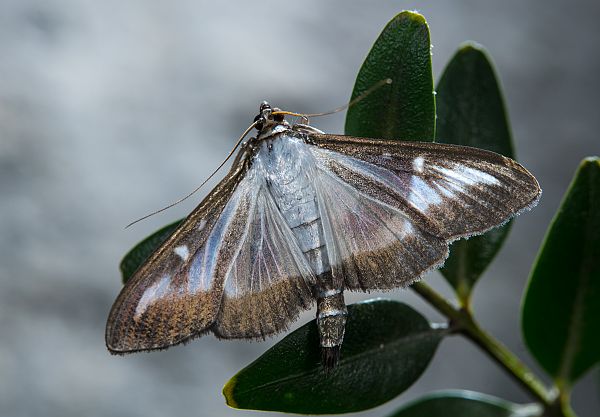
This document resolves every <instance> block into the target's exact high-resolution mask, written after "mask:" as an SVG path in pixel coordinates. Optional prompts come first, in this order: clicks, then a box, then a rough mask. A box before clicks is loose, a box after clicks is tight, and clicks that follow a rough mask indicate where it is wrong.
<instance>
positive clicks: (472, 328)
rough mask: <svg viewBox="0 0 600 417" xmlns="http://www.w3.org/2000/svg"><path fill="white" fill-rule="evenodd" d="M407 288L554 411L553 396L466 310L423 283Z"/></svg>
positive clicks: (568, 416)
mask: <svg viewBox="0 0 600 417" xmlns="http://www.w3.org/2000/svg"><path fill="white" fill-rule="evenodd" d="M411 288H412V289H413V291H415V292H416V293H417V294H419V295H420V296H421V297H422V298H424V299H425V300H426V301H428V302H429V303H430V304H431V305H432V306H434V307H435V308H436V309H437V310H438V311H439V312H440V313H442V314H443V315H444V316H446V317H447V318H448V319H450V322H451V324H452V325H453V326H454V327H455V328H456V329H457V331H458V332H460V333H461V334H463V335H464V336H466V337H467V338H469V339H470V340H471V341H473V342H474V343H475V344H477V345H478V346H479V347H480V348H481V349H483V351H484V352H485V353H487V354H488V355H489V356H490V357H491V358H492V359H493V360H494V361H495V362H496V363H498V364H499V365H500V366H501V367H502V368H504V369H505V370H506V371H507V372H508V373H509V374H510V375H511V376H512V377H513V378H514V379H515V380H516V381H517V382H518V383H519V384H520V385H521V386H522V387H523V388H525V389H526V390H527V391H528V392H529V393H530V394H531V395H532V396H533V397H535V398H536V399H538V400H539V401H540V402H541V403H542V404H543V405H544V408H545V409H547V410H548V409H552V408H554V407H555V404H556V396H555V395H554V394H553V393H551V392H549V391H548V390H547V389H546V387H545V386H544V384H543V382H542V381H540V380H539V379H538V378H537V377H536V376H535V374H534V373H533V372H532V371H531V370H530V369H529V368H528V367H527V365H525V364H524V363H523V362H521V360H520V359H519V358H518V357H517V356H515V354H514V353H512V352H511V351H510V350H508V349H507V348H506V347H505V346H504V345H503V344H502V343H500V342H499V341H498V340H496V339H495V338H494V337H493V336H492V335H490V334H489V333H487V332H486V331H485V330H483V329H482V328H481V327H480V326H479V324H478V323H477V322H476V321H475V320H474V319H473V316H472V315H471V312H470V311H469V310H468V309H464V308H460V309H459V308H456V307H455V306H454V305H452V304H451V303H450V302H448V300H446V299H445V298H444V297H443V296H442V295H441V294H439V293H438V292H436V291H435V290H434V289H433V288H431V287H430V286H429V285H427V284H425V283H423V282H417V283H415V284H413V285H412V286H411ZM558 415H560V416H562V417H574V416H575V415H574V414H573V413H572V412H571V413H570V414H567V413H565V412H564V411H562V410H561V412H560V414H558Z"/></svg>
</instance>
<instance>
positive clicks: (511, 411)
mask: <svg viewBox="0 0 600 417" xmlns="http://www.w3.org/2000/svg"><path fill="white" fill-rule="evenodd" d="M541 414H542V409H541V407H540V406H539V405H537V404H526V405H520V404H515V403H511V402H508V401H505V400H502V399H500V398H496V397H492V396H490V395H486V394H481V393H479V392H473V391H462V390H448V391H439V392H435V393H432V394H429V395H426V396H424V397H421V398H419V399H418V400H416V401H413V402H411V403H409V404H408V405H406V406H404V407H402V408H401V409H400V410H398V411H397V412H395V413H394V414H392V415H391V416H389V417H483V416H484V417H534V416H540V415H541Z"/></svg>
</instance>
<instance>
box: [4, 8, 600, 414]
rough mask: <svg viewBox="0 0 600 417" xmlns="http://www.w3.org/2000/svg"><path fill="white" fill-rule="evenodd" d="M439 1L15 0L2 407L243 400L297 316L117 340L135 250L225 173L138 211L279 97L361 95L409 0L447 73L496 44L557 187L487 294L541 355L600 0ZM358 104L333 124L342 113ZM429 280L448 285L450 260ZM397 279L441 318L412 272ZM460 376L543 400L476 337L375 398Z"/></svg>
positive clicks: (582, 392) (454, 343)
mask: <svg viewBox="0 0 600 417" xmlns="http://www.w3.org/2000/svg"><path fill="white" fill-rule="evenodd" d="M424 3H425V2H415V1H387V2H373V1H368V0H364V1H353V2H348V1H345V0H335V1H333V0H332V1H318V0H310V1H303V2H291V3H287V2H281V1H271V0H269V1H260V2H243V1H237V2H233V1H229V2H216V1H204V0H181V1H177V2H173V1H158V0H131V1H127V2H123V1H116V0H104V1H87V0H83V1H77V0H0V191H1V192H0V219H1V220H0V415H2V416H49V417H51V416H57V417H58V416H60V417H68V416H129V417H132V416H144V417H150V416H164V415H186V416H195V415H198V416H205V415H206V416H237V415H242V414H243V413H244V412H241V411H236V410H233V409H229V408H227V406H225V404H224V401H223V397H222V396H221V388H222V386H223V384H224V383H225V382H226V381H227V379H228V378H229V377H230V376H232V375H233V374H234V373H235V372H236V371H237V370H239V369H241V368H242V367H243V366H245V365H246V364H248V363H249V362H251V361H252V360H253V359H255V358H256V357H258V356H259V355H260V354H261V353H262V352H264V351H265V350H266V349H267V348H268V347H269V346H270V345H271V344H273V343H274V342H275V341H276V340H278V339H279V338H275V339H271V340H269V341H267V342H264V343H247V342H242V341H237V342H226V341H217V340H216V339H215V338H214V337H212V336H210V335H209V336H205V337H203V338H201V339H199V340H196V341H195V342H194V343H191V344H188V345H186V346H180V347H175V348H172V349H169V350H168V351H164V352H158V353H148V354H146V353H142V354H137V355H130V356H126V357H112V356H110V355H109V354H108V352H107V351H106V348H105V347H104V325H105V320H106V316H107V313H108V310H109V309H110V306H111V304H112V302H113V300H114V298H115V296H116V295H117V293H118V291H119V289H120V288H121V283H120V276H119V271H118V269H117V266H118V263H119V260H120V259H121V257H122V255H123V254H124V253H125V252H126V251H127V250H128V249H129V248H130V247H131V246H132V245H133V244H135V243H136V242H137V241H138V240H140V239H142V238H143V237H145V236H146V235H148V234H149V233H151V232H153V231H154V230H155V229H156V228H158V227H160V226H162V225H164V224H166V223H168V222H170V221H172V220H175V219H177V218H180V217H183V216H184V215H185V214H186V213H187V212H189V211H190V210H191V209H192V208H193V207H194V205H195V204H197V203H198V202H199V201H200V199H201V198H202V196H203V194H204V193H206V191H207V190H208V189H209V188H206V189H205V190H203V191H202V192H200V193H199V195H197V196H195V197H194V198H192V199H191V201H188V202H186V203H184V204H181V205H180V206H178V207H176V208H174V209H172V210H170V211H168V212H167V213H166V214H162V215H159V216H155V217H153V218H151V219H149V220H147V221H145V222H143V223H141V224H138V225H136V226H135V227H133V228H131V229H128V230H123V226H124V225H125V224H127V223H128V222H129V221H131V220H133V219H135V218H137V217H139V216H141V215H144V214H146V213H147V212H149V211H152V210H154V209H156V208H160V207H162V206H163V205H165V204H166V203H169V202H171V201H172V200H175V199H177V198H178V197H180V196H182V195H184V194H186V193H187V192H188V191H190V190H192V189H193V188H195V187H196V185H198V184H199V183H200V182H201V181H202V180H203V179H204V178H205V177H206V176H207V175H208V174H209V173H210V172H211V170H212V169H213V168H214V167H215V166H216V165H217V164H218V163H219V162H220V160H221V159H222V157H223V156H224V155H226V153H227V152H228V151H229V150H230V148H231V147H232V145H233V143H234V141H235V139H237V137H238V136H239V134H240V132H242V131H243V130H244V129H245V128H246V126H247V125H248V124H249V123H250V122H251V121H252V118H253V117H254V115H255V113H256V112H257V109H258V104H259V103H260V101H262V100H264V99H268V100H270V101H271V102H272V103H273V104H275V105H277V106H279V107H283V108H286V109H289V110H293V111H298V112H319V111H324V110H328V109H330V108H333V107H336V106H338V105H341V104H343V103H345V102H347V100H348V98H349V96H350V93H351V91H352V87H353V84H354V79H355V76H356V74H357V72H358V69H359V67H360V65H361V63H362V61H363V59H364V57H365V56H366V54H367V53H368V51H369V48H370V47H371V45H372V43H373V42H374V40H375V39H376V37H377V36H378V35H379V33H380V31H381V30H382V28H383V27H384V25H385V24H386V23H387V22H388V20H389V19H391V18H392V17H393V16H394V15H395V14H396V13H398V12H400V11H401V10H403V9H415V8H417V9H418V10H419V11H420V12H422V13H423V14H424V15H425V17H426V18H427V20H428V21H429V24H430V27H431V36H432V43H433V45H434V48H433V64H434V70H435V73H436V75H437V76H439V74H441V71H442V69H443V67H444V65H445V63H446V62H447V61H448V59H449V58H450V57H451V56H452V55H453V53H454V51H455V50H456V48H457V47H458V45H459V44H460V43H461V42H463V41H465V40H476V41H478V42H480V43H481V44H483V45H485V46H486V47H487V48H488V50H489V52H490V54H491V55H492V57H493V59H494V61H495V63H496V65H497V70H498V73H499V75H500V78H501V79H502V82H503V85H504V89H505V94H506V100H507V104H508V109H509V113H510V116H511V122H512V127H513V131H514V137H515V141H516V148H517V152H518V156H519V159H520V161H521V162H522V163H523V164H524V165H525V166H527V167H528V168H529V169H530V170H531V171H532V172H533V173H534V174H536V176H537V177H538V179H539V181H540V183H541V185H542V187H543V189H544V194H543V196H542V200H541V202H540V204H539V206H538V207H537V208H536V209H535V210H533V211H532V212H530V213H527V214H525V215H523V216H521V217H520V218H519V219H517V221H516V222H515V225H514V227H513V230H512V233H511V235H510V237H509V239H508V241H507V242H506V246H505V247H504V249H503V250H502V252H501V254H500V255H499V256H498V258H497V259H496V261H495V262H494V263H493V265H492V266H491V267H490V269H489V270H488V271H487V273H486V275H485V277H484V278H483V279H482V280H481V282H480V283H479V285H478V286H477V289H476V293H475V301H474V303H475V305H474V308H475V310H476V312H477V314H478V316H479V317H480V319H481V322H482V323H483V324H484V325H485V326H486V327H487V328H489V329H490V330H491V332H493V333H494V334H495V335H497V336H498V337H499V338H500V339H501V340H502V341H504V342H505V343H506V344H507V345H508V346H509V347H510V348H511V349H513V350H514V351H515V352H516V353H517V354H519V355H520V356H522V357H524V358H525V360H527V362H528V363H530V364H531V365H532V366H533V367H534V368H536V369H539V368H538V367H537V366H536V364H535V363H533V362H532V360H531V358H530V357H529V356H528V354H527V351H526V349H525V347H524V345H523V342H522V340H521V337H520V327H519V319H518V318H519V307H520V299H521V294H522V291H523V287H524V284H525V280H526V277H527V275H528V272H529V268H530V265H531V263H532V261H533V260H534V257H535V254H536V252H537V249H538V247H539V244H540V242H541V240H542V238H543V235H544V231H545V229H546V227H547V225H548V223H549V221H550V219H551V217H552V215H553V213H554V212H555V210H556V208H557V207H558V205H559V202H560V199H561V196H562V195H563V193H564V191H565V189H566V187H567V185H568V183H569V181H570V179H571V177H572V174H573V172H574V170H575V169H576V167H577V165H578V163H579V161H580V160H581V159H582V158H583V157H584V156H586V155H591V154H598V153H600V139H599V137H598V133H597V123H598V116H599V114H598V104H597V95H598V92H599V87H600V82H599V81H598V80H599V79H600V77H599V76H598V74H600V56H599V54H598V51H600V48H599V47H600V24H598V22H599V21H600V3H599V2H598V1H597V0H580V1H577V2H568V1H557V0H530V1H520V0H510V1H482V0H472V1H451V2H449V1H446V0H438V1H430V2H427V4H424ZM343 120H344V116H343V115H336V116H332V117H329V118H323V119H320V120H314V121H313V124H315V125H316V126H318V127H320V128H321V129H323V130H326V131H329V132H333V133H342V130H343ZM568 278H569V277H565V281H566V283H565V285H568V282H567V281H568ZM428 282H429V283H431V284H432V285H434V286H435V287H436V288H438V289H440V290H442V291H447V290H446V289H445V288H446V287H445V285H444V283H443V281H442V279H441V278H440V275H439V274H438V273H437V272H434V273H432V274H431V275H430V276H429V278H428ZM375 295H379V294H372V296H375ZM386 296H389V297H393V298H396V299H401V300H404V301H406V302H408V303H411V304H412V305H414V306H416V307H417V308H418V309H420V310H421V311H423V312H425V313H426V314H427V315H428V316H429V317H431V318H432V319H433V320H440V319H441V318H440V317H439V316H438V315H437V314H436V313H435V312H433V311H432V310H431V309H430V308H428V307H427V306H426V305H425V304H424V303H423V302H421V301H420V300H419V299H418V298H417V297H416V296H414V295H413V294H412V293H411V292H410V291H405V290H398V291H395V292H392V293H388V294H386ZM367 297H369V296H368V295H361V294H358V295H354V296H352V297H351V300H352V301H356V300H359V299H365V298H367ZM312 314H314V313H313V312H310V313H308V314H306V315H304V316H303V317H302V318H301V320H300V321H299V322H298V323H297V325H300V324H302V323H304V322H306V321H307V320H309V319H310V318H311V317H312ZM599 380H600V378H599V377H598V373H597V372H596V374H592V375H590V376H588V377H587V378H586V379H584V380H583V381H582V382H581V383H580V384H579V385H578V386H576V388H575V392H574V403H575V409H576V411H577V412H578V413H579V415H580V416H592V415H598V414H597V413H598V409H599V407H600V401H599V399H598V393H599V392H600V388H599V387H598V384H597V382H598V381H599ZM442 388H468V389H474V390H479V391H482V392H486V393H489V394H494V395H498V396H501V397H504V398H507V399H510V400H513V401H517V402H525V401H528V398H527V397H526V396H525V394H524V393H523V392H522V391H521V390H520V389H519V388H518V387H517V386H516V385H515V384H514V383H513V382H512V380H510V379H509V378H508V377H507V376H506V375H505V374H504V373H503V372H502V371H501V370H499V369H498V368H497V367H496V366H495V365H494V364H493V363H491V362H490V361H489V360H488V358H487V357H486V356H484V355H483V354H482V353H481V352H480V351H479V350H478V349H477V348H475V347H473V346H472V345H471V344H469V343H468V342H466V341H464V340H462V339H460V338H457V337H456V338H449V339H447V340H445V341H444V342H443V343H442V345H441V347H440V349H439V351H438V353H437V355H436V358H435V360H434V361H433V362H432V364H431V365H430V367H429V369H428V371H427V372H426V374H425V375H424V377H423V378H422V379H421V380H420V381H418V382H417V383H416V384H415V385H414V386H413V387H412V388H411V389H410V390H409V391H408V392H406V393H405V394H404V395H403V396H401V397H399V398H396V399H395V400H393V401H391V402H390V403H388V404H386V405H384V406H382V407H380V408H378V409H375V410H371V411H368V412H365V413H364V414H363V415H365V416H376V415H378V416H379V415H385V414H387V413H388V412H390V411H391V410H393V409H394V408H396V407H398V406H399V405H400V404H401V403H403V402H404V401H406V400H408V399H412V398H415V397H417V396H419V395H421V394H423V393H424V392H427V391H430V390H434V389H442ZM271 415H273V414H271Z"/></svg>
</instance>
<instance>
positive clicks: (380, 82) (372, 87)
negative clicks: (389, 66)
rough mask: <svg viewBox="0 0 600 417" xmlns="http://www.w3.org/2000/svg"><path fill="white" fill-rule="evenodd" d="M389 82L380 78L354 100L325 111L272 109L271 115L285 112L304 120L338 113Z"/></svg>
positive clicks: (389, 79)
mask: <svg viewBox="0 0 600 417" xmlns="http://www.w3.org/2000/svg"><path fill="white" fill-rule="evenodd" d="M391 83H392V79H391V78H386V79H384V80H381V81H379V82H377V83H375V84H373V85H372V86H371V87H369V88H368V89H367V90H366V91H364V92H363V93H362V94H360V95H359V96H358V97H356V98H354V100H351V101H350V102H348V103H346V104H344V105H343V106H340V107H336V108H335V109H333V110H329V111H326V112H323V113H312V114H300V113H293V112H289V111H282V110H278V111H274V112H273V115H277V114H286V115H289V116H297V117H301V118H303V119H305V120H308V118H309V117H318V116H327V115H329V114H335V113H339V112H341V111H343V110H346V109H347V108H350V107H352V106H354V105H355V104H356V103H358V102H359V101H362V100H363V99H365V98H366V97H367V96H368V95H370V94H371V93H372V92H373V91H375V90H378V89H379V88H381V87H383V86H384V85H390V84H391Z"/></svg>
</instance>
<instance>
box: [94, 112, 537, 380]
mask: <svg viewBox="0 0 600 417" xmlns="http://www.w3.org/2000/svg"><path fill="white" fill-rule="evenodd" d="M285 113H286V112H282V111H280V110H279V109H277V108H272V107H271V106H270V105H269V104H268V103H266V102H263V103H262V104H261V106H260V113H259V115H258V116H257V117H256V118H255V122H254V124H253V125H254V127H256V129H257V130H258V134H257V135H256V137H253V138H250V139H248V141H246V142H245V143H244V144H242V146H241V150H240V151H239V153H238V154H237V156H236V158H235V160H234V162H233V166H232V168H231V170H230V171H229V173H228V174H227V175H226V176H225V178H224V179H223V180H222V181H221V182H220V183H219V184H218V185H217V186H216V187H215V188H214V189H213V190H212V191H211V192H210V193H209V194H208V196H207V197H206V198H205V199H204V200H203V201H202V202H201V203H200V205H199V206H198V207H197V208H196V209H195V210H194V211H193V212H192V213H191V214H190V215H189V216H188V217H187V218H186V219H185V220H184V221H183V222H182V223H181V225H180V226H179V227H178V228H177V229H176V230H175V232H174V233H173V234H172V235H171V236H170V237H169V238H168V239H167V240H166V241H165V242H164V243H163V244H162V245H161V246H160V247H159V248H158V249H157V250H156V251H155V252H154V253H153V254H152V255H151V256H150V257H149V258H148V259H147V260H146V261H145V263H143V264H142V265H141V266H140V268H139V269H138V270H137V271H136V272H135V274H134V275H133V276H132V277H131V279H130V280H129V281H128V282H127V284H126V285H125V286H124V288H123V289H122V291H121V293H120V294H119V296H118V297H117V299H116V301H115V303H114V305H113V307H112V309H111V311H110V315H109V317H108V323H107V326H106V345H107V347H108V349H109V351H110V352H111V353H115V354H124V353H129V352H136V351H148V350H155V349H164V348H167V347H169V346H173V345H176V344H179V343H182V342H186V341H189V340H190V339H192V338H194V337H198V336H201V335H203V334H205V333H207V332H212V333H214V334H215V335H216V336H217V337H218V338H223V339H236V338H245V339H264V338H265V337H266V336H269V335H273V334H275V333H278V332H281V331H283V330H285V329H286V328H287V327H288V326H289V324H290V323H291V322H292V321H293V320H295V319H296V318H297V316H298V314H299V313H300V312H301V311H302V310H305V309H308V308H310V307H311V306H312V305H313V304H314V303H315V302H316V305H317V311H316V314H317V325H318V331H319V336H320V347H321V351H322V361H323V365H324V367H325V368H327V369H331V368H333V367H334V366H335V364H336V362H337V361H338V358H339V355H340V348H341V346H342V341H343V338H344V328H345V324H346V315H347V310H346V305H345V303H344V291H347V290H349V291H371V290H389V289H393V288H397V287H406V286H408V285H410V284H411V283H413V282H415V281H417V280H419V279H421V277H422V276H423V275H424V274H425V273H426V272H428V271H429V270H431V269H432V268H436V267H440V266H441V265H442V264H443V263H444V260H445V259H446V257H447V256H448V245H449V244H450V242H452V241H454V240H456V239H460V238H465V237H469V236H473V235H478V234H481V233H484V232H485V231H487V230H489V229H491V228H494V227H497V226H499V225H502V224H503V223H505V222H506V221H508V219H510V218H511V217H513V216H515V215H517V214H519V213H520V212H522V211H523V210H525V209H529V208H531V207H533V206H534V205H535V204H536V203H537V201H538V199H539V197H540V194H541V190H540V187H539V185H538V182H537V181H536V179H535V178H534V176H533V175H532V174H530V173H529V172H528V171H527V170H526V169H525V168H524V167H522V166H521V165H519V164H518V163H517V162H515V161H514V160H512V159H509V158H506V157H504V156H501V155H498V154H496V153H493V152H489V151H485V150H481V149H476V148H470V147H464V146H458V145H446V144H440V143H430V142H427V143H419V142H400V141H388V140H376V139H366V138H357V137H351V136H343V135H331V134H325V133H323V132H321V131H319V130H317V129H315V128H314V127H312V126H309V125H307V124H294V125H291V124H290V123H288V122H287V121H286V120H285Z"/></svg>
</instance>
